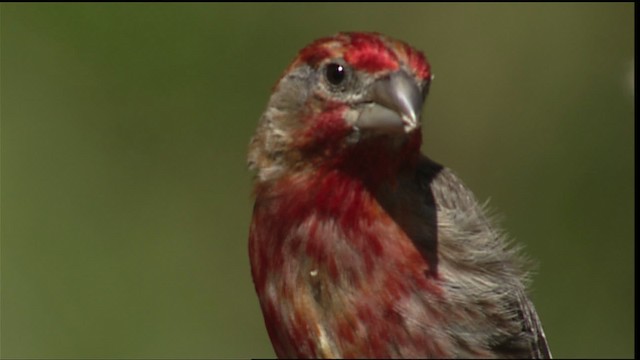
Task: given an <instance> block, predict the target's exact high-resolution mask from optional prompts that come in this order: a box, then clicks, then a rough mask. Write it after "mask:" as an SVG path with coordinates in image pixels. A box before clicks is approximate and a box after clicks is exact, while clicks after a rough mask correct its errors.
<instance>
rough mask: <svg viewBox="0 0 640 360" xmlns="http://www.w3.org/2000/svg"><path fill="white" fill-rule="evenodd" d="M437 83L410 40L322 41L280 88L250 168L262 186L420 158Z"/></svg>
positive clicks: (361, 37)
mask: <svg viewBox="0 0 640 360" xmlns="http://www.w3.org/2000/svg"><path fill="white" fill-rule="evenodd" d="M431 78H432V76H431V72H430V67H429V64H428V62H427V61H426V59H425V57H424V55H423V54H422V53H421V52H419V51H417V50H415V49H413V48H412V47H411V46H409V45H408V44H406V43H404V42H401V41H398V40H395V39H391V38H388V37H385V36H383V35H380V34H377V33H339V34H337V35H335V36H332V37H328V38H322V39H318V40H316V41H314V42H313V43H311V44H310V45H308V46H307V47H305V48H304V49H302V50H301V51H300V52H299V54H298V56H297V57H296V59H295V60H294V61H293V62H292V63H291V65H289V67H288V68H287V69H286V71H285V72H284V74H283V75H282V77H281V78H280V80H279V81H278V83H277V84H276V86H275V87H274V90H273V93H272V95H271V98H270V100H269V103H268V105H267V109H266V111H265V113H264V114H263V115H262V117H261V119H260V123H259V125H258V129H257V131H256V134H255V136H254V137H253V139H252V141H251V145H250V149H249V166H250V168H252V169H257V170H258V180H259V181H266V180H270V179H274V178H277V177H279V176H281V175H282V174H283V173H286V172H288V171H307V170H313V169H317V168H318V167H324V168H328V167H329V168H331V167H342V168H355V169H361V170H362V169H365V168H369V169H370V168H372V167H378V168H389V167H391V168H393V167H394V166H395V167H397V166H399V164H402V163H403V162H404V161H405V160H406V161H409V160H411V159H412V158H414V157H417V156H418V155H419V148H420V142H421V133H420V115H421V112H422V106H423V104H424V100H425V98H426V95H427V92H428V89H429V84H430V82H431ZM356 171H360V170H356ZM365 172H366V171H365Z"/></svg>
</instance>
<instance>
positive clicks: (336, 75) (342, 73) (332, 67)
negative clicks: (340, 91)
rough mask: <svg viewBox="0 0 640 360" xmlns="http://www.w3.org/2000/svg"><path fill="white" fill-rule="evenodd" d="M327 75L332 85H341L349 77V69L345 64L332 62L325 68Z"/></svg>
mask: <svg viewBox="0 0 640 360" xmlns="http://www.w3.org/2000/svg"><path fill="white" fill-rule="evenodd" d="M325 76H326V77H327V80H328V81H329V83H331V84H332V85H340V84H342V82H343V81H344V80H345V79H346V78H347V69H346V68H345V67H344V66H343V65H340V64H336V63H331V64H329V65H327V67H326V68H325Z"/></svg>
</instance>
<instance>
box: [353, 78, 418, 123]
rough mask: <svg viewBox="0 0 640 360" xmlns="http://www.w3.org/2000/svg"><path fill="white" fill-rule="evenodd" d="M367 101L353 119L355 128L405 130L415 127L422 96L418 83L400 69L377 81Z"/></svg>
mask: <svg viewBox="0 0 640 360" xmlns="http://www.w3.org/2000/svg"><path fill="white" fill-rule="evenodd" d="M371 100H372V102H371V103H367V104H366V105H365V106H364V109H362V111H361V112H360V115H359V116H358V120H357V121H356V122H355V125H356V126H357V127H358V128H360V129H363V130H365V129H372V130H376V129H377V130H382V131H389V132H394V131H404V132H405V133H408V132H410V131H412V130H414V129H416V128H417V127H418V126H419V120H420V113H421V111H422V104H423V102H424V98H423V96H422V93H421V92H420V89H419V88H418V85H417V84H416V83H415V81H414V80H413V79H412V78H411V77H409V75H407V74H406V73H405V72H404V71H401V70H400V71H396V72H394V73H392V74H390V75H389V76H387V77H385V78H382V79H379V80H377V81H376V82H375V83H374V84H373V88H372V99H371Z"/></svg>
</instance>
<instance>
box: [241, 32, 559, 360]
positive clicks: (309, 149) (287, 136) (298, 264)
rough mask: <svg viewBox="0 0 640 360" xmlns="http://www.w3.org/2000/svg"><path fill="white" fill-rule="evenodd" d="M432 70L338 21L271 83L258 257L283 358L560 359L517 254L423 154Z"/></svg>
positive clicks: (266, 306) (256, 271)
mask: <svg viewBox="0 0 640 360" xmlns="http://www.w3.org/2000/svg"><path fill="white" fill-rule="evenodd" d="M431 79H432V76H431V70H430V66H429V64H428V63H427V61H426V59H425V57H424V55H423V54H422V53H421V52H419V51H417V50H415V49H413V48H412V47H410V46H409V45H407V44H406V43H404V42H401V41H398V40H394V39H391V38H389V37H386V36H383V35H380V34H377V33H340V34H337V35H335V36H333V37H328V38H323V39H319V40H316V41H315V42H313V43H311V44H310V45H308V46H307V47H305V48H304V49H302V50H301V51H300V53H299V54H298V56H297V58H296V59H295V60H294V61H293V63H292V64H291V65H290V66H289V67H288V68H287V69H286V71H285V72H284V74H283V75H282V77H281V78H280V80H279V81H278V83H277V84H276V86H275V87H274V89H273V93H272V94H271V98H270V100H269V103H268V105H267V109H266V111H265V112H264V114H263V115H262V117H261V118H260V121H259V124H258V128H257V131H256V134H255V136H254V137H253V139H252V140H251V144H250V150H249V156H248V161H249V167H250V168H251V169H255V170H256V171H257V174H256V177H255V184H254V185H255V188H254V192H255V197H256V201H255V206H254V209H253V219H252V222H251V229H250V235H249V255H250V259H251V271H252V276H253V281H254V285H255V289H256V292H257V294H258V297H259V300H260V305H261V308H262V312H263V315H264V320H265V323H266V327H267V330H268V332H269V337H270V338H271V342H272V344H273V347H274V349H275V352H276V354H277V355H278V357H280V358H289V357H303V358H309V357H311V358H339V357H368V358H371V357H375V358H403V357H409V358H416V357H429V358H432V357H436V358H453V357H462V358H470V357H482V358H491V357H504V358H508V357H512V358H513V357H515V358H525V357H529V358H548V357H550V353H549V349H548V346H547V342H546V339H545V336H544V333H543V331H542V327H541V325H540V321H539V320H538V316H537V314H536V311H535V309H534V307H533V305H532V303H531V302H530V301H529V299H528V298H527V296H526V293H525V286H524V279H525V273H524V272H523V271H522V270H521V264H520V263H521V261H520V258H519V257H518V255H517V253H516V251H515V250H514V249H513V248H512V247H509V246H507V245H508V244H507V242H506V240H505V238H504V236H503V235H502V234H501V232H500V231H498V230H496V229H495V228H494V227H493V226H492V224H491V223H490V221H489V220H488V219H487V216H486V215H485V213H484V209H483V207H482V206H481V205H479V204H478V203H477V201H476V200H475V198H474V196H473V194H472V193H471V192H470V191H469V190H468V189H467V188H466V187H465V186H464V185H463V184H462V182H461V181H460V180H459V179H458V178H457V177H456V175H454V174H453V172H452V171H451V170H449V169H447V168H444V167H442V166H441V165H439V164H437V163H436V162H434V161H432V160H431V159H429V158H428V157H426V156H424V155H422V154H421V153H420V145H421V141H422V137H421V131H420V121H419V120H420V115H421V111H422V105H423V103H424V99H425V97H426V95H427V91H428V89H429V84H430V83H431Z"/></svg>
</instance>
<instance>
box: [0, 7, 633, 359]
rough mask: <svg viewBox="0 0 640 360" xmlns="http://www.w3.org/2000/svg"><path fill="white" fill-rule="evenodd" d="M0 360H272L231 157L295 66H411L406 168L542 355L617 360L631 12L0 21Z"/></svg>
mask: <svg viewBox="0 0 640 360" xmlns="http://www.w3.org/2000/svg"><path fill="white" fill-rule="evenodd" d="M0 6H1V7H0V14H1V19H0V20H1V45H2V46H1V53H0V55H1V57H0V65H1V72H0V80H1V88H0V91H1V103H0V106H1V116H2V119H1V121H2V122H1V135H2V138H1V155H2V157H1V165H2V168H1V175H2V178H1V186H2V187H1V200H2V202H1V205H2V208H1V215H2V228H1V241H2V242H1V266H2V267H1V286H2V288H1V295H2V298H1V301H2V303H1V305H2V307H1V314H0V316H1V317H0V320H1V338H0V340H1V343H0V349H1V350H0V351H1V353H0V355H1V356H2V357H3V358H244V357H272V356H274V353H273V350H272V349H271V345H270V343H269V340H268V337H267V333H266V330H265V328H264V324H263V320H262V316H261V313H260V311H259V307H258V302H257V298H256V296H255V294H254V290H253V286H252V282H251V277H250V272H249V263H248V258H247V233H248V226H249V221H250V217H251V206H252V199H251V196H250V193H251V177H252V174H251V173H250V172H249V171H248V170H247V169H246V165H245V154H246V149H247V144H248V141H249V138H250V137H251V135H252V133H253V129H254V127H255V125H256V123H257V120H258V117H259V116H260V114H261V112H262V111H263V109H264V106H265V104H266V101H267V99H268V96H269V93H270V88H271V86H272V85H273V84H274V82H275V81H276V80H277V79H278V77H279V76H280V74H281V72H282V71H283V69H284V68H285V66H286V65H287V64H288V62H289V61H291V60H292V59H293V57H294V56H295V54H296V52H297V50H298V49H300V48H301V47H303V46H304V45H305V44H307V43H308V42H310V41H311V40H313V39H315V38H317V37H321V36H326V35H330V34H333V33H335V32H337V31H341V30H367V31H379V32H382V33H385V34H388V35H390V36H393V37H396V38H399V39H403V40H405V41H407V42H409V43H411V44H413V45H414V46H415V47H417V48H419V49H422V50H423V51H424V52H425V54H426V55H427V57H428V58H429V60H430V62H431V64H432V67H433V72H434V73H435V75H436V79H435V82H434V83H433V86H432V88H431V94H430V98H429V100H428V103H427V108H426V111H425V116H424V128H423V131H424V135H425V144H424V147H423V148H424V151H425V152H426V153H428V154H429V155H430V156H431V157H433V158H434V159H436V160H438V161H440V162H442V163H444V164H446V165H447V166H449V167H451V168H453V169H454V170H455V171H456V172H457V173H458V174H459V175H460V176H461V177H462V178H463V179H464V181H465V182H466V183H467V185H469V187H471V188H472V189H473V190H474V192H475V193H476V194H477V196H478V197H479V198H480V199H481V200H485V199H488V198H491V204H492V207H493V209H495V210H496V212H498V213H499V214H502V215H503V216H502V217H503V221H502V225H503V226H504V227H505V228H506V230H507V231H508V233H509V234H510V235H511V236H512V237H514V238H516V239H517V240H518V242H520V243H523V244H524V245H525V246H526V251H527V253H528V254H529V255H530V257H531V258H533V259H535V260H536V261H537V263H538V269H537V271H536V275H535V277H534V284H533V287H532V296H533V299H534V301H535V303H536V306H537V308H538V311H539V313H540V316H541V318H542V321H543V323H544V327H545V330H546V333H547V337H548V339H549V342H550V345H551V349H552V351H553V353H554V355H555V356H556V357H560V358H562V357H573V358H580V357H631V356H633V339H634V320H633V319H634V315H635V314H634V275H633V274H634V269H633V267H634V266H633V263H634V255H633V253H634V240H633V239H634V201H633V198H634V190H635V189H634V155H633V148H634V135H633V132H634V131H633V130H634V105H633V100H634V82H633V77H634V58H633V56H634V45H633V44H634V35H633V32H634V14H633V13H634V4H633V3H626V4H615V3H607V4H597V3H589V4H403V3H394V4H384V3H379V4H337V3H333V4H200V3H191V4H177V3H172V4H6V3H3V4H2V5H0Z"/></svg>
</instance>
